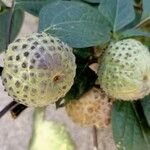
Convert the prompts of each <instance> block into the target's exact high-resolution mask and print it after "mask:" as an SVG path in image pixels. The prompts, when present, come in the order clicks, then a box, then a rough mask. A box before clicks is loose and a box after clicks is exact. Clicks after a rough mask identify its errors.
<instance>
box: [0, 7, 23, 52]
mask: <svg viewBox="0 0 150 150" xmlns="http://www.w3.org/2000/svg"><path fill="white" fill-rule="evenodd" d="M9 15H10V9H6V10H5V11H3V12H2V13H0V52H3V51H5V50H6V39H7V37H6V36H7V35H6V32H7V30H8V18H9ZM22 21H23V12H22V11H21V10H19V9H16V10H15V11H14V15H13V22H12V34H11V41H13V40H14V39H15V37H16V36H17V34H18V33H19V31H20V28H21V25H22Z"/></svg>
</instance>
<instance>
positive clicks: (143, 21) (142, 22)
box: [135, 17, 150, 28]
mask: <svg viewBox="0 0 150 150" xmlns="http://www.w3.org/2000/svg"><path fill="white" fill-rule="evenodd" d="M149 20H150V17H147V18H146V19H144V20H142V21H141V22H140V23H139V24H137V25H136V26H135V28H139V27H141V26H142V25H144V24H145V23H146V22H148V21H149Z"/></svg>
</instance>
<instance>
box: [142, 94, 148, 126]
mask: <svg viewBox="0 0 150 150" xmlns="http://www.w3.org/2000/svg"><path fill="white" fill-rule="evenodd" d="M141 104H142V107H143V110H144V114H145V117H146V119H147V122H148V124H149V126H150V95H148V96H146V97H145V98H144V99H143V100H142V101H141Z"/></svg>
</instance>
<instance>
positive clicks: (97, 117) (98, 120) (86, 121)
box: [66, 88, 112, 128]
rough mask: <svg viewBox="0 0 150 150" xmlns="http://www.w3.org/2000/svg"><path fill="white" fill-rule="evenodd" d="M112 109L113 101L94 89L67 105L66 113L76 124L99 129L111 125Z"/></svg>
mask: <svg viewBox="0 0 150 150" xmlns="http://www.w3.org/2000/svg"><path fill="white" fill-rule="evenodd" d="M111 109H112V101H111V99H110V98H108V97H107V95H106V94H105V93H104V92H103V91H102V90H100V89H97V88H92V89H91V90H90V91H88V92H87V93H85V94H84V95H83V96H82V97H81V98H80V99H79V100H72V101H70V102H68V104H67V105H66V112H67V114H68V116H70V118H71V119H72V120H73V121H74V122H75V123H78V124H80V125H83V126H93V125H95V126H96V127H98V128H99V127H108V126H109V125H110V121H111Z"/></svg>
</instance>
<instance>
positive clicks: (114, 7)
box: [99, 0, 135, 32]
mask: <svg viewBox="0 0 150 150" xmlns="http://www.w3.org/2000/svg"><path fill="white" fill-rule="evenodd" d="M99 11H100V12H101V13H102V14H103V15H104V16H105V17H106V18H107V19H108V21H109V22H110V23H111V27H112V30H113V31H114V32H116V31H118V30H120V29H122V28H123V27H124V26H126V25H127V24H129V23H130V22H132V21H133V20H134V18H135V12H134V8H133V1H132V0H101V4H100V5H99Z"/></svg>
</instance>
